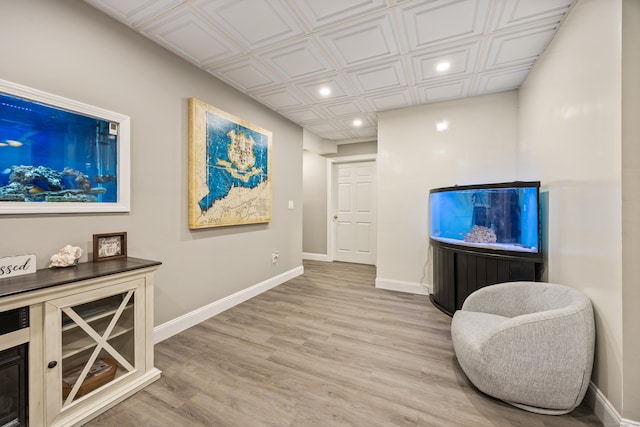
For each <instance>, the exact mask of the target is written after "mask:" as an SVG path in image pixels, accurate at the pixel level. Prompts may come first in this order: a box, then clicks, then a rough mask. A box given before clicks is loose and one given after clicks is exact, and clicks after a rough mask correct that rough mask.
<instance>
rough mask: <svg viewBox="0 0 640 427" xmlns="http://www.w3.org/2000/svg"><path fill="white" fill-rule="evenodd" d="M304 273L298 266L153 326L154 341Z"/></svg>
mask: <svg viewBox="0 0 640 427" xmlns="http://www.w3.org/2000/svg"><path fill="white" fill-rule="evenodd" d="M303 273H304V267H302V266H299V267H296V268H294V269H292V270H289V271H287V272H284V273H282V274H279V275H277V276H275V277H272V278H270V279H267V280H265V281H264V282H260V283H258V284H256V285H253V286H251V287H248V288H246V289H243V290H241V291H238V292H236V293H235V294H231V295H229V296H226V297H224V298H222V299H219V300H217V301H214V302H212V303H211V304H207V305H205V306H204V307H200V308H198V309H196V310H193V311H191V312H189V313H186V314H183V315H182V316H179V317H176V318H175V319H173V320H169V321H168V322H165V323H163V324H162V325H158V326H156V327H155V328H153V338H154V340H153V341H154V343H155V344H157V343H159V342H161V341H164V340H166V339H167V338H170V337H172V336H174V335H176V334H178V333H180V332H182V331H184V330H186V329H189V328H190V327H192V326H195V325H197V324H198V323H200V322H204V321H205V320H207V319H209V318H211V317H213V316H215V315H217V314H220V313H222V312H223V311H226V310H228V309H230V308H232V307H235V306H236V305H238V304H240V303H243V302H245V301H247V300H250V299H251V298H253V297H255V296H258V295H260V294H261V293H263V292H266V291H268V290H269V289H272V288H275V287H276V286H278V285H281V284H283V283H284V282H286V281H287V280H291V279H293V278H295V277H298V276H300V275H302V274H303Z"/></svg>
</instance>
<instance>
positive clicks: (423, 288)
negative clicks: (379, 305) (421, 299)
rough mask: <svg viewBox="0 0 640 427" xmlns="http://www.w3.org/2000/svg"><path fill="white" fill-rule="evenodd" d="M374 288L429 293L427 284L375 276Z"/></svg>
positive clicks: (410, 292) (418, 293)
mask: <svg viewBox="0 0 640 427" xmlns="http://www.w3.org/2000/svg"><path fill="white" fill-rule="evenodd" d="M376 288H378V289H386V290H387V291H398V292H406V293H408V294H417V295H429V293H430V291H431V290H430V289H429V287H428V286H427V285H422V284H420V283H415V282H403V281H400V280H391V279H380V278H378V277H376Z"/></svg>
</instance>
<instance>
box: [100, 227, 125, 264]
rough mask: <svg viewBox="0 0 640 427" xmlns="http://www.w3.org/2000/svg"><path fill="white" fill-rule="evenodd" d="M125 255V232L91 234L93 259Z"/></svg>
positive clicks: (114, 257)
mask: <svg viewBox="0 0 640 427" xmlns="http://www.w3.org/2000/svg"><path fill="white" fill-rule="evenodd" d="M126 257H127V233H126V232H122V233H106V234H94V235H93V260H94V261H107V260H110V259H118V258H126Z"/></svg>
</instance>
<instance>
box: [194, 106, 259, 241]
mask: <svg viewBox="0 0 640 427" xmlns="http://www.w3.org/2000/svg"><path fill="white" fill-rule="evenodd" d="M271 140H272V133H271V132H270V131H268V130H266V129H263V128H261V127H259V126H256V125H254V124H252V123H249V122H247V121H246V120H242V119H239V118H237V117H235V116H233V115H231V114H229V113H226V112H224V111H222V110H219V109H217V108H215V107H213V106H211V105H208V104H206V103H204V102H202V101H200V100H199V99H196V98H191V99H189V228H191V229H198V228H208V227H221V226H227V225H241V224H256V223H264V222H269V221H271V186H272V181H271Z"/></svg>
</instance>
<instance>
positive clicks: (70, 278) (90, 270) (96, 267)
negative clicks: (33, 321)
mask: <svg viewBox="0 0 640 427" xmlns="http://www.w3.org/2000/svg"><path fill="white" fill-rule="evenodd" d="M161 264H162V263H161V262H160V261H151V260H148V259H141V258H130V257H127V258H120V259H112V260H108V261H100V262H83V263H80V264H78V265H76V266H75V267H66V268H44V269H41V270H37V271H36V272H35V273H32V274H25V275H22V276H17V277H7V278H4V279H0V298H2V297H7V296H10V295H15V294H21V293H24V292H31V291H36V290H40V289H44V288H50V287H53V286H59V285H65V284H67V283H72V282H79V281H81V280H88V279H95V278H96V277H102V276H108V275H110V274H117V273H124V272H127V271H132V270H139V269H142V268H147V267H153V266H157V265H161Z"/></svg>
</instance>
